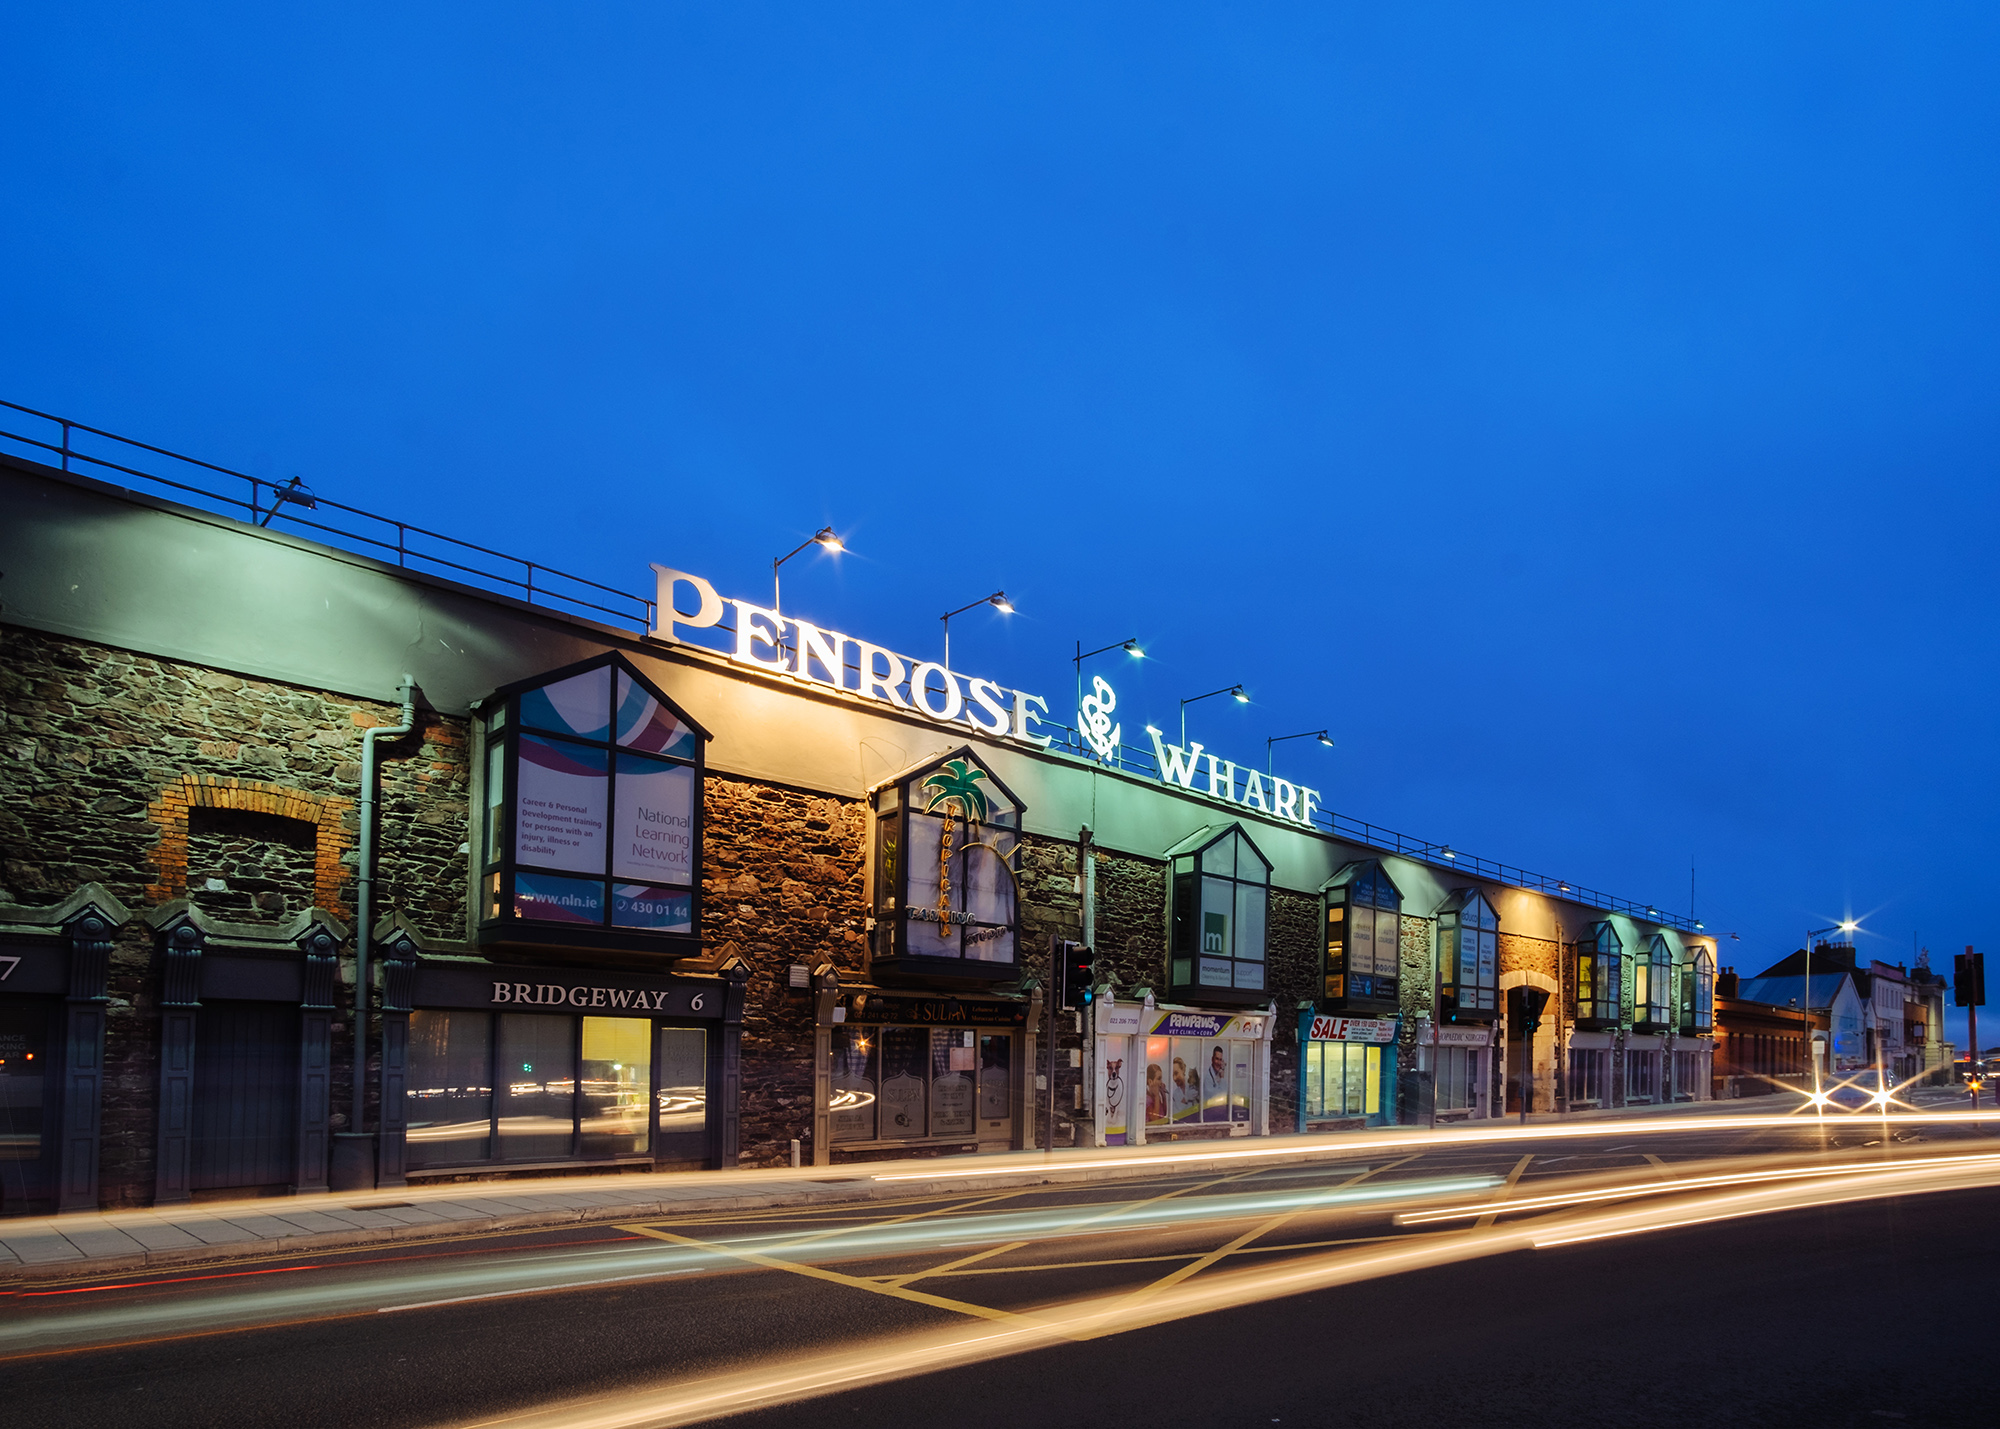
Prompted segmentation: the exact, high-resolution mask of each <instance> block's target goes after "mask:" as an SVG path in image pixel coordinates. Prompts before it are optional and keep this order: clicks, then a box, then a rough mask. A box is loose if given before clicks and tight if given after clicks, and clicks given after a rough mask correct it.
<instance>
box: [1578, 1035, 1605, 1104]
mask: <svg viewBox="0 0 2000 1429" xmlns="http://www.w3.org/2000/svg"><path fill="white" fill-rule="evenodd" d="M1610 1058H1611V1054H1610V1053H1609V1052H1607V1051H1605V1050H1604V1049H1603V1048H1601V1047H1572V1048H1570V1052H1569V1104H1570V1105H1571V1106H1572V1107H1579V1106H1601V1105H1603V1104H1604V1102H1605V1101H1606V1099H1607V1098H1608V1096H1609V1093H1608V1091H1607V1089H1606V1082H1607V1081H1608V1080H1609V1079H1608V1077H1607V1075H1606V1068H1607V1066H1608V1064H1609V1062H1610Z"/></svg>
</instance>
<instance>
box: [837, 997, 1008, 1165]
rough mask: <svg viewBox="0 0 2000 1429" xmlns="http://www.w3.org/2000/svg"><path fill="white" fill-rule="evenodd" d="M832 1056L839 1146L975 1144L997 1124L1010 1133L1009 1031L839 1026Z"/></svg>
mask: <svg viewBox="0 0 2000 1429" xmlns="http://www.w3.org/2000/svg"><path fill="white" fill-rule="evenodd" d="M831 1051H832V1055H833V1099H832V1101H831V1103H830V1105H829V1107H828V1110H829V1112H830V1114H831V1115H830V1135H831V1137H832V1139H833V1140H834V1141H837V1142H846V1141H919V1140H924V1139H932V1140H936V1139H951V1138H958V1137H962V1138H965V1139H967V1140H971V1139H972V1138H973V1137H974V1136H976V1135H981V1134H982V1131H984V1132H986V1133H990V1132H991V1131H992V1129H993V1127H994V1125H995V1124H996V1123H1005V1130H1007V1131H1009V1132H1011V1127H1012V1117H1013V1105H1014V1102H1013V1077H1014V1064H1013V1061H1014V1059H1013V1039H1012V1037H1011V1036H1009V1035H1008V1034H1006V1033H993V1032H981V1031H979V1030H977V1029H971V1028H962V1027H952V1028H943V1027H856V1026H851V1025H842V1026H838V1027H835V1028H834V1029H833V1030H832V1034H831ZM982 1124H983V1126H982Z"/></svg>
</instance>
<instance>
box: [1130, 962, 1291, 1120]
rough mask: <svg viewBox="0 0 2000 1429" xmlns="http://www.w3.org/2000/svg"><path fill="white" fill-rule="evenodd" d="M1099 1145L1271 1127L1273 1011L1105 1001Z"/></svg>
mask: <svg viewBox="0 0 2000 1429" xmlns="http://www.w3.org/2000/svg"><path fill="white" fill-rule="evenodd" d="M1094 1017H1095V1028H1096V1033H1097V1036H1096V1044H1097V1053H1096V1062H1097V1066H1096V1080H1097V1086H1096V1105H1097V1106H1099V1107H1101V1108H1102V1109H1103V1114H1102V1115H1101V1116H1100V1117H1099V1119H1098V1125H1097V1144H1098V1145H1099V1146H1127V1145H1134V1146H1137V1145H1144V1144H1145V1143H1146V1142H1148V1141H1173V1140H1180V1139H1187V1138H1196V1137H1214V1136H1266V1135H1269V1134H1270V1115H1269V1110H1268V1107H1269V1100H1270V1087H1271V1056H1270V1052H1271V1029H1272V1025H1273V1019H1272V1017H1271V1016H1270V1014H1269V1013H1268V1011H1260V1012H1255V1013H1239V1012H1226V1011H1212V1010H1204V1009H1201V1008H1195V1007H1171V1006H1157V1007H1156V1006H1153V1005H1151V1004H1150V1003H1131V1002H1126V1003H1120V1002H1118V1001H1116V1000H1115V999H1111V998H1106V999H1103V1000H1101V1001H1099V1002H1098V1003H1097V1004H1096V1006H1095V1013H1094Z"/></svg>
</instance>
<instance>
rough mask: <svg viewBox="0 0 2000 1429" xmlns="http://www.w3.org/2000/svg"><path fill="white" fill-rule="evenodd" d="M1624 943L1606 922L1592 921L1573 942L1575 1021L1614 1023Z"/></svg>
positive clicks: (1621, 986) (1591, 1024) (1619, 998)
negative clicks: (1574, 958)
mask: <svg viewBox="0 0 2000 1429" xmlns="http://www.w3.org/2000/svg"><path fill="white" fill-rule="evenodd" d="M1623 965H1624V944H1623V943H1622V942H1621V941H1620V940H1619V937H1618V930H1617V929H1616V928H1614V927H1612V926H1611V925H1610V924H1609V923H1593V924H1591V926H1590V929H1589V930H1588V931H1587V932H1586V933H1585V934H1584V936H1583V937H1582V938H1581V939H1579V940H1578V942H1577V945H1576V1022H1577V1025H1578V1026H1579V1027H1612V1026H1616V1025H1617V1022H1618V1017H1619V1010H1620V1007H1621V1005H1622V1002H1623V998H1624V975H1625V973H1624V966H1623Z"/></svg>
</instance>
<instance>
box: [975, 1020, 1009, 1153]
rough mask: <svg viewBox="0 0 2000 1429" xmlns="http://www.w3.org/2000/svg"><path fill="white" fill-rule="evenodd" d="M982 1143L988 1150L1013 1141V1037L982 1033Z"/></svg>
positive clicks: (998, 1033) (1003, 1034) (980, 1063)
mask: <svg viewBox="0 0 2000 1429" xmlns="http://www.w3.org/2000/svg"><path fill="white" fill-rule="evenodd" d="M977 1110H978V1115H979V1144H980V1146H981V1147H982V1148H985V1149H988V1150H994V1149H1006V1148H1009V1147H1011V1146H1013V1144H1014V1037H1013V1034H1012V1033H1008V1032H982V1033H980V1034H979V1105H978V1108H977Z"/></svg>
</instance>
